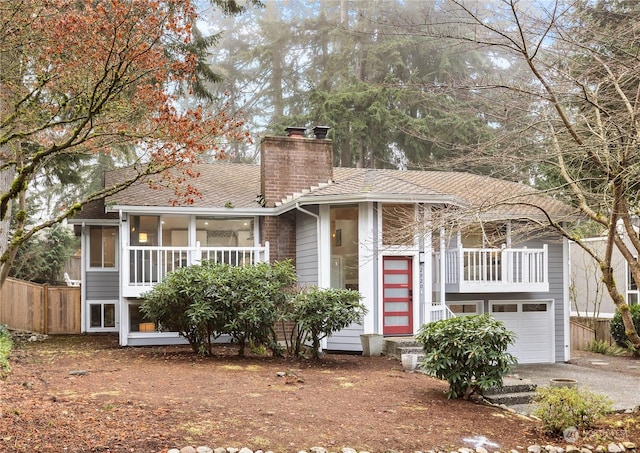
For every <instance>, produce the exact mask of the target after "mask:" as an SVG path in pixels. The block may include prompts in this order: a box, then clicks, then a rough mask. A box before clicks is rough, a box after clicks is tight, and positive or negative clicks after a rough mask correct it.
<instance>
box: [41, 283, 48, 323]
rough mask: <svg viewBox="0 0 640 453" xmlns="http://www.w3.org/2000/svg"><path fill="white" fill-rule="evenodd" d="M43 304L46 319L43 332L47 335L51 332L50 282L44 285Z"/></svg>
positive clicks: (43, 316) (43, 315) (43, 317)
mask: <svg viewBox="0 0 640 453" xmlns="http://www.w3.org/2000/svg"><path fill="white" fill-rule="evenodd" d="M42 293H43V294H42V305H43V306H44V313H43V314H42V319H44V326H43V329H42V330H43V332H42V333H44V334H45V335H48V334H49V284H48V283H45V284H44V285H42Z"/></svg>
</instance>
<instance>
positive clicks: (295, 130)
mask: <svg viewBox="0 0 640 453" xmlns="http://www.w3.org/2000/svg"><path fill="white" fill-rule="evenodd" d="M306 130H307V128H306V127H300V126H289V127H288V128H286V129H285V131H286V132H287V135H288V136H289V137H304V133H305V131H306Z"/></svg>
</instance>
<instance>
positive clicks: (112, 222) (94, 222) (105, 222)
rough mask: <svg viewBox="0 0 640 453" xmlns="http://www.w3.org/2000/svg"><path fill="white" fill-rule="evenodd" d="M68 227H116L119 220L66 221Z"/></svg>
mask: <svg viewBox="0 0 640 453" xmlns="http://www.w3.org/2000/svg"><path fill="white" fill-rule="evenodd" d="M67 223H68V224H69V225H83V224H84V225H118V224H119V223H120V220H119V219H67Z"/></svg>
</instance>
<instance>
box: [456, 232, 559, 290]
mask: <svg viewBox="0 0 640 453" xmlns="http://www.w3.org/2000/svg"><path fill="white" fill-rule="evenodd" d="M444 273H445V275H444V277H445V285H446V291H448V292H459V293H472V292H485V293H486V292H514V291H523V292H548V291H549V253H548V247H547V245H546V244H545V245H544V246H543V247H542V248H527V247H524V248H504V249H487V248H477V249H476V248H458V249H453V250H447V251H446V252H445V266H444Z"/></svg>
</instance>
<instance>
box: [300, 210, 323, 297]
mask: <svg viewBox="0 0 640 453" xmlns="http://www.w3.org/2000/svg"><path fill="white" fill-rule="evenodd" d="M296 209H297V210H298V211H300V212H302V213H303V214H307V215H310V216H311V217H313V218H315V219H316V243H317V244H316V250H317V251H318V286H320V285H321V282H322V281H323V280H322V257H321V254H320V242H321V241H320V216H319V215H318V214H315V213H313V212H311V211H308V210H306V209H304V208H302V207H300V204H299V203H297V202H296Z"/></svg>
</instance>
